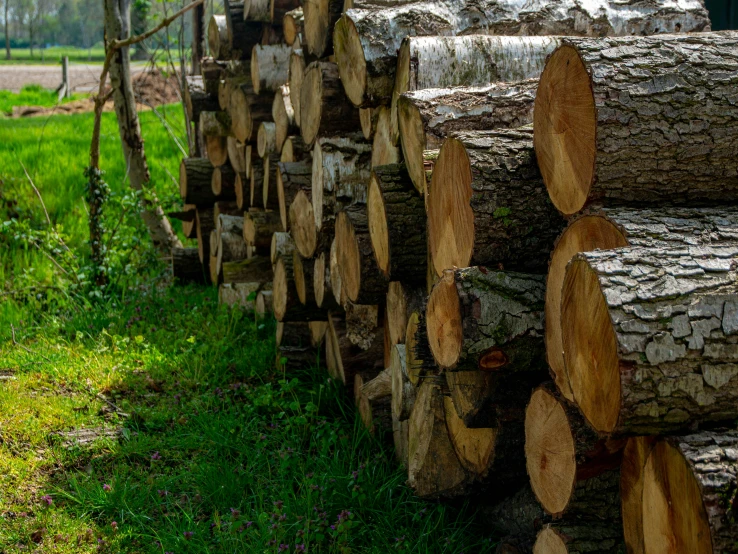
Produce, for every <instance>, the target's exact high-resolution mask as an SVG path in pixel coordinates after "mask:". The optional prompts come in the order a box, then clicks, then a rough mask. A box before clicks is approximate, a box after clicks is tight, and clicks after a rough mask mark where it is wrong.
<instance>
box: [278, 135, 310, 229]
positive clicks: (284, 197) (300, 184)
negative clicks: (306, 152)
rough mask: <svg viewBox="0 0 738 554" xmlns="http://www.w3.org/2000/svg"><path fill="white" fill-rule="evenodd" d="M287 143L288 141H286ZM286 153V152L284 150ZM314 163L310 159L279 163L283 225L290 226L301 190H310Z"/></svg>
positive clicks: (280, 204) (284, 226)
mask: <svg viewBox="0 0 738 554" xmlns="http://www.w3.org/2000/svg"><path fill="white" fill-rule="evenodd" d="M285 144H287V143H285ZM283 155H284V152H283ZM311 175H312V163H311V162H310V161H309V160H301V161H298V162H288V163H286V162H279V163H278V164H277V199H278V200H279V215H280V217H281V220H282V227H283V228H284V229H285V230H289V228H290V218H289V211H288V210H291V209H292V204H293V203H294V202H295V197H296V196H297V194H298V193H299V192H300V191H304V192H310V190H311V186H312V185H311V182H310V178H311Z"/></svg>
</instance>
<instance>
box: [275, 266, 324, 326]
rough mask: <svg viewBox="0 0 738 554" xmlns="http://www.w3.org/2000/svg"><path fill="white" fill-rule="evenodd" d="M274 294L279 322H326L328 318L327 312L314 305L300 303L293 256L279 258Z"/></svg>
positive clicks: (276, 267)
mask: <svg viewBox="0 0 738 554" xmlns="http://www.w3.org/2000/svg"><path fill="white" fill-rule="evenodd" d="M272 294H273V303H274V317H276V318H277V321H285V322H287V321H325V318H326V317H327V316H326V314H327V312H326V310H323V309H321V308H318V307H317V306H316V305H315V304H314V303H313V304H310V305H304V304H302V302H300V298H299V296H298V294H297V288H296V286H295V278H294V261H293V257H292V256H280V257H278V258H277V261H276V264H275V267H274V287H273V289H272Z"/></svg>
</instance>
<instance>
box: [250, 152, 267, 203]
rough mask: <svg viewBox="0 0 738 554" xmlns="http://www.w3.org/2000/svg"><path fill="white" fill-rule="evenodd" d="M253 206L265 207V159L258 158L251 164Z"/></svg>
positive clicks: (251, 197)
mask: <svg viewBox="0 0 738 554" xmlns="http://www.w3.org/2000/svg"><path fill="white" fill-rule="evenodd" d="M249 195H250V199H251V207H254V208H258V209H260V210H263V209H264V160H262V159H261V158H256V159H255V160H254V161H253V163H252V164H251V179H250V184H249Z"/></svg>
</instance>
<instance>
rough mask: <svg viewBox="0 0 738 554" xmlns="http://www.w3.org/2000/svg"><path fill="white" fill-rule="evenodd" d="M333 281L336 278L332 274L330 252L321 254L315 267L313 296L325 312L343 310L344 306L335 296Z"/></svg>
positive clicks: (317, 257)
mask: <svg viewBox="0 0 738 554" xmlns="http://www.w3.org/2000/svg"><path fill="white" fill-rule="evenodd" d="M333 280H334V276H333V275H332V274H331V268H330V250H326V251H325V252H320V253H319V254H318V255H317V256H316V257H315V262H314V265H313V291H314V292H313V294H315V303H316V304H317V305H318V307H320V308H323V309H325V310H328V311H331V312H340V311H341V310H342V309H343V305H340V304H339V303H338V301H337V300H336V298H335V296H334V295H333ZM339 283H340V279H339ZM339 287H340V284H339Z"/></svg>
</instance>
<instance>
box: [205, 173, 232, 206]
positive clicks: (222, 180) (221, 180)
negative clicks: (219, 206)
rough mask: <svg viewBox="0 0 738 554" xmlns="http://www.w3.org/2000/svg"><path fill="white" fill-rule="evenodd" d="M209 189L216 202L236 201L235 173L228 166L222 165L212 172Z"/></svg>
mask: <svg viewBox="0 0 738 554" xmlns="http://www.w3.org/2000/svg"><path fill="white" fill-rule="evenodd" d="M210 188H211V189H212V190H213V194H214V195H215V196H216V198H217V199H218V200H225V201H231V200H233V201H235V200H236V173H235V172H234V171H233V168H232V167H231V166H229V165H222V166H220V167H216V168H215V169H214V170H213V177H212V179H211V180H210Z"/></svg>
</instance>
